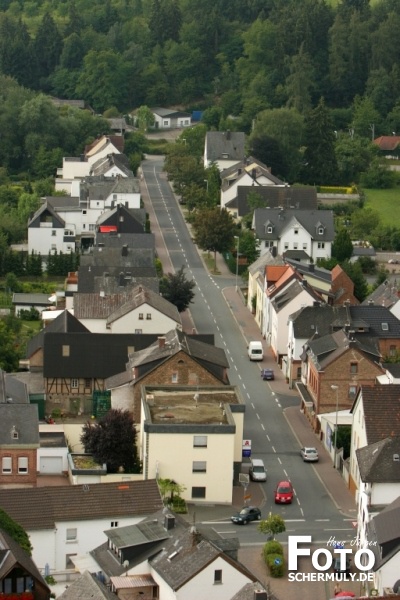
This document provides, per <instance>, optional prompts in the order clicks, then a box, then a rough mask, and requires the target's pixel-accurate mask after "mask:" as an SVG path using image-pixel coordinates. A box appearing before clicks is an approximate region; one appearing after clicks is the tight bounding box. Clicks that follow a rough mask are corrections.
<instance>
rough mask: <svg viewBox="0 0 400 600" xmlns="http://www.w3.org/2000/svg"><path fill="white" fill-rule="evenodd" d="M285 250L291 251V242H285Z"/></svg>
mask: <svg viewBox="0 0 400 600" xmlns="http://www.w3.org/2000/svg"><path fill="white" fill-rule="evenodd" d="M284 249H285V250H289V242H285V245H284Z"/></svg>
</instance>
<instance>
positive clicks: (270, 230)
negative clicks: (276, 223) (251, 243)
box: [267, 225, 272, 233]
mask: <svg viewBox="0 0 400 600" xmlns="http://www.w3.org/2000/svg"><path fill="white" fill-rule="evenodd" d="M267 233H272V227H271V225H268V227H267Z"/></svg>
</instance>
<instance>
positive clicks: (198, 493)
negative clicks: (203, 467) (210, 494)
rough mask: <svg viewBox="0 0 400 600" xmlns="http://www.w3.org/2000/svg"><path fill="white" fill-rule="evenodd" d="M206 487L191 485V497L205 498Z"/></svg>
mask: <svg viewBox="0 0 400 600" xmlns="http://www.w3.org/2000/svg"><path fill="white" fill-rule="evenodd" d="M205 497H206V488H205V487H192V498H205Z"/></svg>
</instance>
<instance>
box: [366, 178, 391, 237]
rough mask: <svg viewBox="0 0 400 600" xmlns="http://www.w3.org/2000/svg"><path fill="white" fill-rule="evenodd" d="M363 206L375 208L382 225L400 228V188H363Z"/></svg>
mask: <svg viewBox="0 0 400 600" xmlns="http://www.w3.org/2000/svg"><path fill="white" fill-rule="evenodd" d="M364 192H365V198H366V202H365V206H366V207H370V208H372V209H374V210H376V211H377V212H378V213H379V214H380V216H381V219H382V223H383V224H384V225H392V226H393V227H397V228H398V229H400V188H392V189H389V190H370V189H365V190H364Z"/></svg>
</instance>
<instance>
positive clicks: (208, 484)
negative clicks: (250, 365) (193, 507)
mask: <svg viewBox="0 0 400 600" xmlns="http://www.w3.org/2000/svg"><path fill="white" fill-rule="evenodd" d="M244 410H245V405H244V402H243V401H242V399H241V396H240V395H239V392H238V390H237V388H235V387H231V386H225V387H206V386H191V387H187V388H176V387H174V388H171V387H170V386H169V387H163V388H157V387H151V386H148V387H145V388H144V389H143V387H142V411H141V424H140V432H141V452H142V456H141V458H142V460H143V474H144V477H145V478H148V477H149V478H150V479H152V478H153V477H161V478H162V479H165V478H170V479H171V478H173V479H175V481H177V483H179V484H180V485H183V486H184V488H185V489H184V491H183V492H182V497H183V498H184V499H185V500H187V501H191V502H196V503H210V502H211V503H213V504H231V503H232V485H233V476H234V464H235V463H236V464H239V465H240V464H241V462H242V445H243V421H244ZM216 456H218V460H216V459H215V457H216ZM177 464H179V473H177V471H176V465H177Z"/></svg>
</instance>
